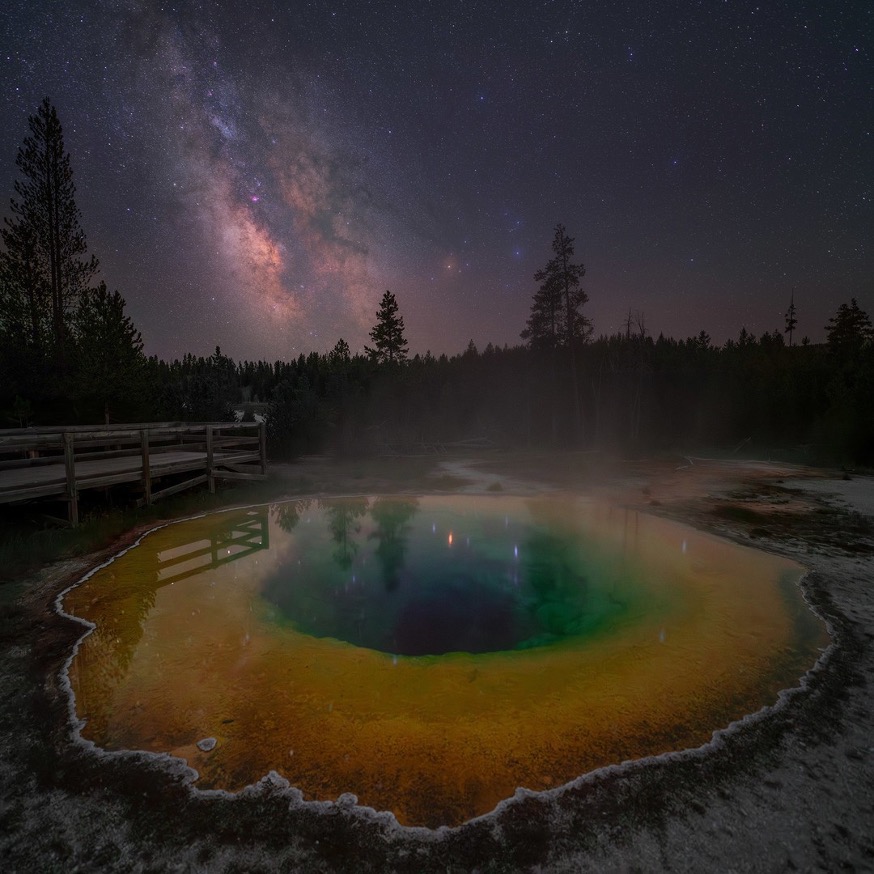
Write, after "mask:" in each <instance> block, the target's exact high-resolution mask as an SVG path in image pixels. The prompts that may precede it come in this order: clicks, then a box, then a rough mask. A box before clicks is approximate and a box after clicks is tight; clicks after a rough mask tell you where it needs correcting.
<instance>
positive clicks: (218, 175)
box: [0, 0, 874, 360]
mask: <svg viewBox="0 0 874 874" xmlns="http://www.w3.org/2000/svg"><path fill="white" fill-rule="evenodd" d="M872 10H874V5H872V4H871V3H869V2H865V0H851V2H840V0H836V2H825V0H816V2H808V0H791V2H770V0H760V3H759V4H756V3H748V2H734V0H726V2H723V0H704V2H672V3H661V2H656V0H644V2H622V0H617V2H606V0H587V2H572V0H554V2H549V0H541V2H530V3H523V2H501V3H497V2H462V0H454V2H424V0H417V2H409V3H402V2H398V3H387V2H368V0H351V2H334V3H330V2H311V3H308V2H295V0H285V2H279V0H275V2H270V0H246V2H227V0H226V2H214V3H211V2H192V3H185V2H178V3H172V2H163V3H162V2H152V0H119V2H103V3H95V2H85V0H63V2H61V0H3V3H2V6H0V82H2V86H3V87H2V91H0V121H2V124H0V204H2V214H3V215H8V214H9V212H8V200H9V198H10V197H11V196H12V194H13V190H12V185H13V181H14V179H15V178H16V174H17V171H16V169H15V155H16V152H17V149H18V147H19V145H20V144H21V142H22V140H23V139H24V137H25V136H26V134H27V118H28V116H29V115H31V114H33V113H34V112H35V111H36V109H37V107H38V105H39V102H40V100H41V99H42V98H43V97H44V96H46V95H47V96H49V97H50V98H51V99H52V101H53V102H54V104H55V105H56V107H57V109H58V113H59V116H60V119H61V122H62V124H63V125H64V132H65V137H66V146H67V149H68V151H69V152H70V153H71V157H72V162H73V168H74V173H75V180H76V184H77V192H78V193H77V202H78V204H79V207H80V209H81V211H82V225H83V228H84V230H85V232H86V235H87V238H88V243H89V249H90V251H92V252H93V253H94V254H96V255H97V256H98V257H99V258H100V261H101V266H102V276H103V278H104V279H105V280H106V281H107V284H108V285H109V287H110V288H111V289H115V288H117V289H118V290H119V291H121V293H122V294H123V295H124V297H125V299H126V300H127V304H128V313H129V315H131V316H132V318H133V320H134V322H135V324H136V325H137V327H138V328H139V329H140V330H141V331H142V334H143V338H144V341H145V345H146V351H147V352H148V353H150V354H158V355H160V356H162V357H164V358H174V357H181V356H182V355H183V354H184V353H185V352H194V353H196V354H209V353H211V352H212V350H213V349H214V347H215V346H216V345H217V344H218V345H220V346H221V347H222V351H223V352H225V353H226V354H229V355H231V356H233V357H234V358H249V359H267V360H274V359H277V358H283V359H289V358H291V357H294V356H296V355H298V354H299V353H300V352H310V351H312V350H315V351H319V352H324V351H327V350H329V349H330V348H331V347H332V346H333V345H334V343H335V342H336V341H337V339H338V338H339V337H341V336H342V337H344V338H345V339H346V340H347V341H348V342H349V344H350V346H351V347H352V349H353V350H354V351H360V350H361V349H362V347H363V345H364V343H365V342H369V341H368V338H367V333H368V330H369V328H370V327H371V326H372V324H373V322H374V315H375V312H376V309H377V306H378V303H379V298H380V297H381V295H382V293H383V291H385V289H390V290H391V291H392V292H394V294H395V295H396V297H397V299H398V302H399V304H400V309H401V313H402V315H403V316H404V318H405V322H406V326H407V337H408V339H409V341H410V346H411V350H412V351H414V352H424V351H425V350H427V349H430V350H431V351H432V352H434V353H435V354H439V353H440V352H447V353H449V354H452V353H456V352H460V351H462V350H463V348H464V347H465V346H466V344H467V342H468V340H470V339H473V340H474V341H475V342H476V343H477V345H478V346H479V347H480V348H481V349H482V348H483V346H485V344H486V343H487V342H489V341H492V342H494V343H497V344H501V345H503V344H504V343H509V344H511V345H513V344H516V343H519V342H521V341H520V340H519V332H520V331H521V330H522V329H523V328H524V326H525V320H526V318H527V315H528V311H529V308H530V303H531V296H532V294H533V293H534V291H535V290H536V283H535V282H534V280H533V274H534V272H535V271H536V270H537V269H539V268H540V267H542V266H543V265H544V264H545V263H546V261H547V260H548V259H549V258H550V257H551V254H552V253H551V250H550V243H551V240H552V236H553V227H554V226H555V224H556V223H557V222H561V223H563V224H564V225H565V226H566V227H567V230H568V232H569V233H570V234H571V235H572V236H573V237H575V238H576V255H577V260H580V261H582V262H583V263H584V264H585V265H586V267H587V275H586V278H585V280H584V287H585V288H586V290H587V292H588V294H589V297H590V302H589V304H588V305H587V307H586V310H587V314H588V315H589V317H590V318H591V319H592V321H593V324H594V329H595V334H596V335H598V334H602V333H604V334H608V333H612V332H615V331H617V330H619V329H620V326H621V324H622V321H623V319H624V317H625V315H626V313H627V311H628V309H629V308H631V309H632V310H635V311H640V312H642V313H643V314H644V317H645V322H646V327H647V329H648V330H649V331H650V332H651V333H653V334H654V335H658V333H659V332H660V331H661V332H664V333H665V334H666V335H672V336H675V337H685V336H688V335H692V334H697V333H698V332H699V331H700V330H702V329H703V330H706V331H708V332H709V333H710V334H711V336H712V337H713V339H714V341H716V342H719V343H721V342H723V341H724V340H726V339H727V338H728V337H736V336H737V334H738V332H739V331H740V328H741V327H742V326H745V327H746V328H747V329H748V330H751V331H753V332H754V333H756V334H760V333H761V332H763V331H765V330H774V329H775V328H776V329H781V330H782V328H783V326H784V318H783V314H784V313H785V311H786V308H787V306H788V304H789V297H790V293H791V292H792V289H793V287H794V289H795V302H796V305H797V308H798V335H797V337H800V336H802V335H804V334H807V335H809V336H810V338H811V339H812V340H813V341H815V342H817V341H821V340H822V339H823V338H824V335H825V332H824V325H825V323H826V321H827V320H828V318H829V316H831V315H832V314H833V313H834V311H835V310H836V309H837V306H838V305H839V304H840V303H841V302H844V301H849V299H850V297H851V296H855V297H857V298H858V300H859V304H860V306H862V307H863V309H866V310H867V311H868V312H869V313H872V311H874V255H872V240H874V214H872V196H874V191H872V189H874V185H872V176H874V171H872V167H874V150H872V135H871V134H872V107H874V75H872V63H871V62H872V58H871V36H872V30H874V27H872V25H874V21H872V18H874V15H872Z"/></svg>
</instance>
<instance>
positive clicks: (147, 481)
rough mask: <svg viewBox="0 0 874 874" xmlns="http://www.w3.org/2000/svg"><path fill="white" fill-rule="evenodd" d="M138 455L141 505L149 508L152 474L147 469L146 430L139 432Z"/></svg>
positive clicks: (147, 439) (147, 444) (147, 440)
mask: <svg viewBox="0 0 874 874" xmlns="http://www.w3.org/2000/svg"><path fill="white" fill-rule="evenodd" d="M140 453H141V455H142V459H143V503H144V504H145V505H146V506H147V507H150V506H151V504H152V472H151V470H150V469H149V432H148V430H147V429H144V430H142V431H140Z"/></svg>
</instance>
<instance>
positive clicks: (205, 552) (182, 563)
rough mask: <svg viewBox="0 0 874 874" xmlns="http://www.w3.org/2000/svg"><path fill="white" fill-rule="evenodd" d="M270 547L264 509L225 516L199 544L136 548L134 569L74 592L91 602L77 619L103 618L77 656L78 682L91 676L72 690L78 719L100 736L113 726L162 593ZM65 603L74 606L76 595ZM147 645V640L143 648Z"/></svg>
mask: <svg viewBox="0 0 874 874" xmlns="http://www.w3.org/2000/svg"><path fill="white" fill-rule="evenodd" d="M182 530H184V526H174V532H178V531H182ZM269 546H270V533H269V526H268V518H267V508H266V507H256V508H253V509H249V510H242V511H233V512H230V513H222V514H219V515H216V516H215V517H213V519H212V520H211V524H210V525H209V527H208V528H207V529H206V530H199V531H198V532H197V536H196V538H195V539H192V540H190V541H188V542H185V543H180V542H179V540H178V539H177V540H174V541H173V543H172V545H171V546H169V547H168V548H166V549H148V548H145V549H142V548H138V549H137V550H136V555H137V558H138V561H137V563H136V566H135V568H134V569H130V570H129V569H128V568H126V566H125V564H124V563H123V562H121V561H115V562H113V563H112V564H110V565H109V566H107V567H106V568H104V569H103V570H102V571H101V572H100V574H101V579H102V585H100V586H83V587H81V588H80V589H78V590H76V591H77V592H79V593H81V594H87V595H89V596H90V600H89V602H88V605H87V609H86V610H83V612H82V613H77V614H76V615H80V616H84V617H85V618H90V617H91V616H95V617H99V619H98V620H97V627H96V628H95V629H94V631H93V632H92V634H91V635H90V636H89V637H88V638H87V643H86V644H85V645H84V646H82V647H81V648H80V650H79V652H78V653H77V655H76V661H77V663H78V670H77V672H76V673H75V674H74V678H75V677H78V676H79V673H80V672H81V671H87V673H88V674H89V676H90V678H91V682H89V683H88V685H87V686H86V687H84V688H75V687H74V691H75V692H76V697H77V702H78V711H77V712H78V714H79V716H80V717H82V718H84V719H87V720H88V722H89V725H90V726H91V727H92V728H94V729H97V730H99V729H100V727H101V726H105V725H107V724H108V723H109V722H110V721H111V719H112V716H113V713H112V697H113V693H114V691H115V689H116V687H118V686H119V684H121V683H122V682H123V681H124V679H125V677H126V676H127V673H128V669H129V667H130V664H131V660H132V659H133V658H134V656H135V654H136V652H137V647H138V646H139V644H140V642H141V641H142V639H143V635H144V628H145V623H146V620H147V619H148V617H149V615H150V614H152V613H153V611H154V609H155V603H156V599H157V597H158V592H159V590H161V589H163V588H164V587H165V586H172V585H175V584H176V583H179V582H182V581H183V580H186V579H188V578H190V577H195V576H200V575H202V574H205V573H209V572H211V571H216V570H218V569H219V568H222V567H224V566H226V565H228V564H230V563H231V562H234V561H238V560H240V559H244V558H248V557H250V556H252V555H253V553H256V552H258V551H260V550H265V549H268V548H269ZM67 603H68V604H72V603H74V599H73V596H72V595H71V596H68V601H67ZM80 609H81V608H80ZM74 612H75V611H74ZM149 645H150V641H148V640H147V641H146V642H145V646H149ZM86 690H87V694H86Z"/></svg>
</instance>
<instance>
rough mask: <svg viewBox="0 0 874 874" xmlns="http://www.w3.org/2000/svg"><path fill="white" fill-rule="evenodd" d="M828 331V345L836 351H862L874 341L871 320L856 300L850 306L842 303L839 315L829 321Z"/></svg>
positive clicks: (836, 314) (852, 300)
mask: <svg viewBox="0 0 874 874" xmlns="http://www.w3.org/2000/svg"><path fill="white" fill-rule="evenodd" d="M826 331H827V332H828V345H829V347H830V348H831V349H832V350H834V351H849V350H855V349H860V348H861V347H862V346H863V345H865V343H868V342H871V341H872V340H874V330H872V327H871V319H870V318H869V316H868V313H866V312H865V311H864V310H863V309H861V308H860V307H859V304H858V303H857V302H856V298H852V299H851V300H850V303H849V305H848V304H845V303H842V304H841V305H840V306H839V307H838V311H837V313H835V315H834V316H833V317H832V318H830V319H829V321H828V325H826Z"/></svg>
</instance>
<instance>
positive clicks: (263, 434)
mask: <svg viewBox="0 0 874 874" xmlns="http://www.w3.org/2000/svg"><path fill="white" fill-rule="evenodd" d="M258 449H259V451H260V453H261V473H262V474H266V473H267V423H266V422H265V421H263V420H262V421H261V424H260V425H259V426H258Z"/></svg>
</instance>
